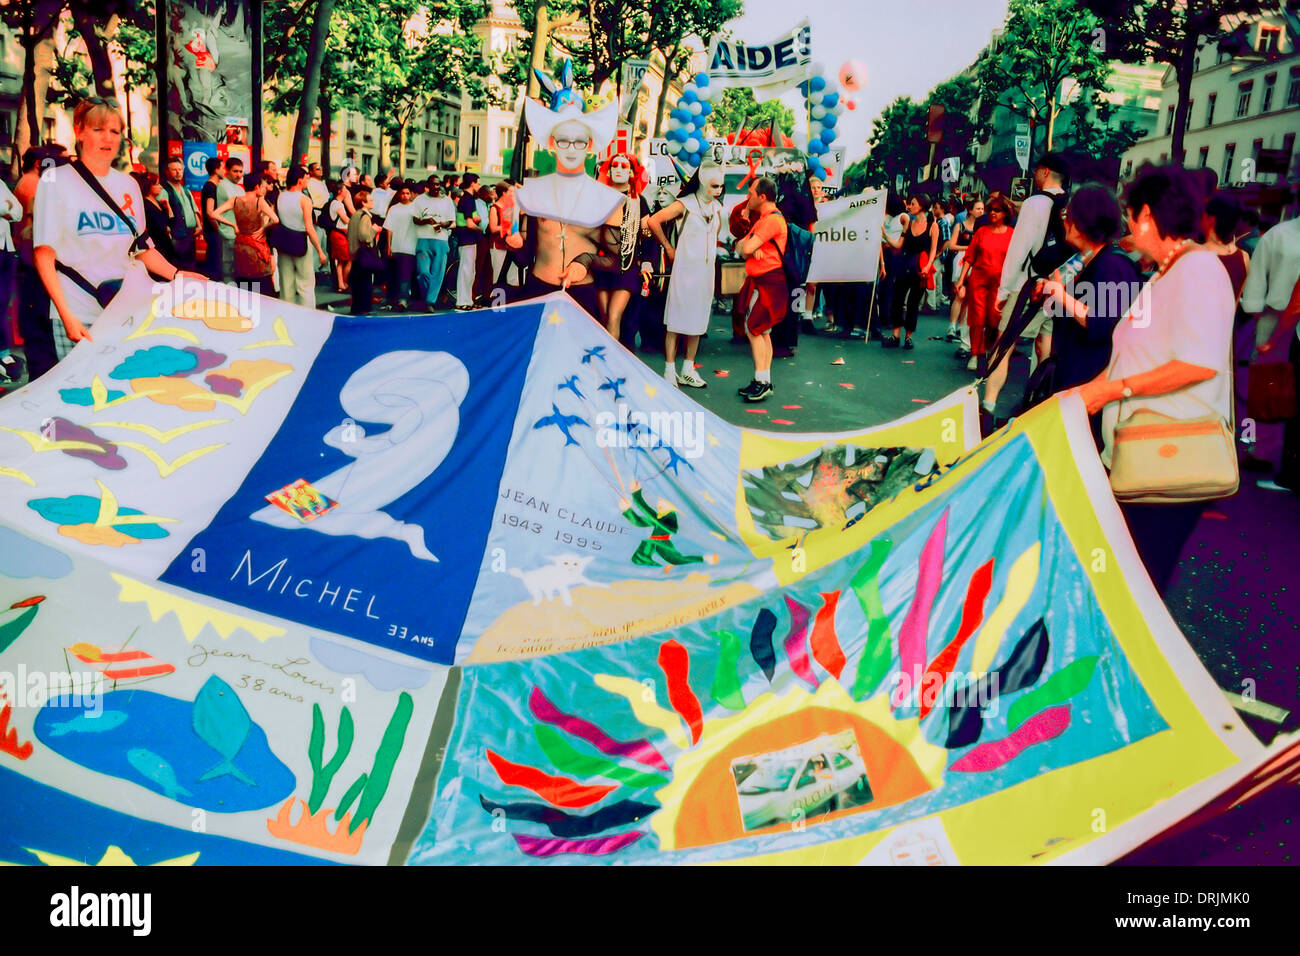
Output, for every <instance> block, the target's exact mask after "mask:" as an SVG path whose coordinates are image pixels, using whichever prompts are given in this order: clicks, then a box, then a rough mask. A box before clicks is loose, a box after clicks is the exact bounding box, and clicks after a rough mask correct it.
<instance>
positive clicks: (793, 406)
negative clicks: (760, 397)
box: [781, 405, 803, 412]
mask: <svg viewBox="0 0 1300 956" xmlns="http://www.w3.org/2000/svg"><path fill="white" fill-rule="evenodd" d="M781 407H782V408H784V409H785V410H786V411H787V412H788V411H790V410H792V409H795V408H803V406H802V405H782V406H781Z"/></svg>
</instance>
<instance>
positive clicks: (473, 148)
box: [469, 126, 478, 156]
mask: <svg viewBox="0 0 1300 956" xmlns="http://www.w3.org/2000/svg"><path fill="white" fill-rule="evenodd" d="M469 154H470V155H471V156H477V155H478V126H471V127H470V128H469Z"/></svg>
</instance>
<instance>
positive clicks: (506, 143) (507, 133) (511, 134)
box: [501, 126, 515, 149]
mask: <svg viewBox="0 0 1300 956" xmlns="http://www.w3.org/2000/svg"><path fill="white" fill-rule="evenodd" d="M514 145H515V128H514V127H513V126H502V127H501V148H502V149H511V148H512V147H513V146H514Z"/></svg>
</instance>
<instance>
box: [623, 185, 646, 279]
mask: <svg viewBox="0 0 1300 956" xmlns="http://www.w3.org/2000/svg"><path fill="white" fill-rule="evenodd" d="M640 232H641V204H640V202H638V201H637V200H635V199H633V198H632V197H631V196H630V195H627V196H624V197H623V228H622V234H621V235H620V236H619V266H620V267H621V269H622V271H623V272H627V271H628V270H630V269H631V268H632V263H633V261H634V260H635V259H636V246H637V236H638V235H639V233H640Z"/></svg>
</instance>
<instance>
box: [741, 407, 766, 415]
mask: <svg viewBox="0 0 1300 956" xmlns="http://www.w3.org/2000/svg"><path fill="white" fill-rule="evenodd" d="M745 411H747V412H749V414H751V415H766V414H767V409H766V408H747V409H745Z"/></svg>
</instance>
